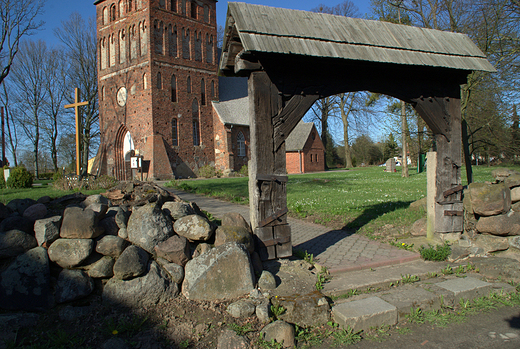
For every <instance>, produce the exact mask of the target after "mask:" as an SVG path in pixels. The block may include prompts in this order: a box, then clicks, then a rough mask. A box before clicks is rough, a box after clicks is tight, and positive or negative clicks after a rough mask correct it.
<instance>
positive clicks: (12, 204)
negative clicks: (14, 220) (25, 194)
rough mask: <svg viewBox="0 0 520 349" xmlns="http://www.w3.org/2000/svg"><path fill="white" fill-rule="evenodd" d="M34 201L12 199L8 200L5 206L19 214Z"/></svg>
mask: <svg viewBox="0 0 520 349" xmlns="http://www.w3.org/2000/svg"><path fill="white" fill-rule="evenodd" d="M35 203H36V201H34V200H33V199H14V200H11V201H9V203H8V204H7V207H9V208H10V209H11V210H12V211H14V212H18V214H19V215H20V216H22V215H23V213H24V212H25V210H26V209H27V208H28V207H29V206H32V205H34V204H35Z"/></svg>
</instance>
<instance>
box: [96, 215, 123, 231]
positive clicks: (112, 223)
mask: <svg viewBox="0 0 520 349" xmlns="http://www.w3.org/2000/svg"><path fill="white" fill-rule="evenodd" d="M99 226H100V227H102V228H103V230H104V231H105V234H106V235H113V236H117V234H118V233H119V226H118V225H117V223H116V217H115V214H114V215H113V216H109V217H105V218H103V219H102V220H100V221H99Z"/></svg>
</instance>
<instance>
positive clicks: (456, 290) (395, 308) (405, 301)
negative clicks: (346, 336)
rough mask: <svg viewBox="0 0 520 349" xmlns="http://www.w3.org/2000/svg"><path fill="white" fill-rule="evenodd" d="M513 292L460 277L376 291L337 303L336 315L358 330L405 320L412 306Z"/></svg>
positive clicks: (343, 323)
mask: <svg viewBox="0 0 520 349" xmlns="http://www.w3.org/2000/svg"><path fill="white" fill-rule="evenodd" d="M493 291H495V292H500V291H504V292H512V291H514V287H513V286H511V285H509V284H504V283H489V282H485V281H482V280H479V279H477V278H474V277H466V278H456V279H451V280H447V281H442V282H437V283H433V284H426V283H423V284H420V285H415V286H411V285H409V287H403V286H401V287H398V288H395V289H392V290H389V291H384V292H378V293H374V294H372V295H371V296H369V297H368V298H362V299H357V300H352V301H350V302H349V301H347V302H343V303H340V304H336V305H335V306H334V307H333V308H332V316H333V319H334V321H335V322H336V323H338V324H339V325H340V326H341V327H343V328H345V329H346V328H347V327H350V328H352V329H353V330H354V331H359V330H369V329H370V328H371V327H380V326H382V325H395V324H397V322H399V321H401V320H404V319H405V317H406V315H407V314H410V313H411V311H412V309H417V308H420V309H421V310H423V311H431V310H438V309H440V308H441V306H443V305H444V306H453V305H455V304H457V303H458V302H459V301H460V299H463V300H464V301H468V300H473V299H475V298H478V297H482V296H485V295H488V294H489V293H491V292H493Z"/></svg>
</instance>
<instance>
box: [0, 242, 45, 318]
mask: <svg viewBox="0 0 520 349" xmlns="http://www.w3.org/2000/svg"><path fill="white" fill-rule="evenodd" d="M0 286H1V287H0V307H1V308H4V309H16V310H27V311H35V310H45V309H48V308H50V307H52V306H53V305H54V300H53V295H52V292H51V286H50V270H49V258H48V256H47V250H46V249H45V248H43V247H36V248H33V249H32V250H29V251H27V252H25V253H24V254H21V255H19V256H18V257H17V258H16V259H15V260H14V262H13V263H12V264H11V265H9V266H8V267H7V269H5V270H4V271H3V272H2V274H1V283H0Z"/></svg>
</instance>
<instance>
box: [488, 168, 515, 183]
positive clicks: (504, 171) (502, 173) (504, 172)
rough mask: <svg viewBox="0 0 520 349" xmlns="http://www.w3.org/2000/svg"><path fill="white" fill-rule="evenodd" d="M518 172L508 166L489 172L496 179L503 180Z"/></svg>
mask: <svg viewBox="0 0 520 349" xmlns="http://www.w3.org/2000/svg"><path fill="white" fill-rule="evenodd" d="M514 174H518V172H516V171H515V170H510V169H508V168H497V169H494V170H493V171H492V172H491V175H492V176H493V177H494V178H495V179H496V180H497V181H498V182H503V181H504V180H505V179H506V178H508V177H510V176H511V175H514Z"/></svg>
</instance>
